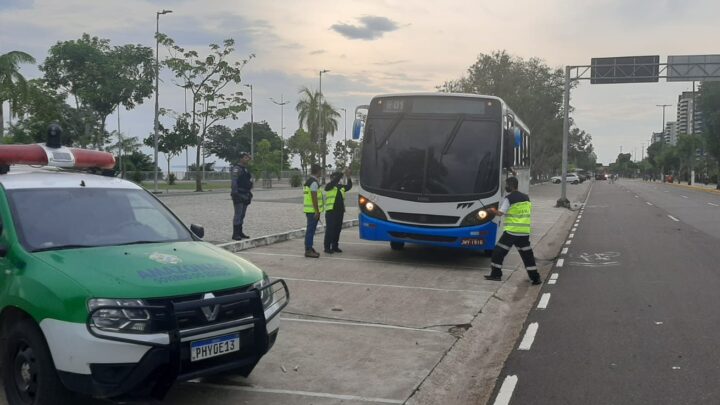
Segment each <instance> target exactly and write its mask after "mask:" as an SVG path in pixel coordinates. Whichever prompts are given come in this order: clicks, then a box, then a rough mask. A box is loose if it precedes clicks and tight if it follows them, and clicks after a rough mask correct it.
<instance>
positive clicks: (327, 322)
mask: <svg viewBox="0 0 720 405" xmlns="http://www.w3.org/2000/svg"><path fill="white" fill-rule="evenodd" d="M280 320H281V321H283V322H305V323H320V324H325V325H343V326H363V327H367V328H381V329H400V330H411V331H415V332H431V333H444V331H441V330H435V329H420V328H408V327H406V326H393V325H382V324H379V323H366V322H343V321H330V320H316V319H300V318H280Z"/></svg>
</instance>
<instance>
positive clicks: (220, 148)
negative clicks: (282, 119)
mask: <svg viewBox="0 0 720 405" xmlns="http://www.w3.org/2000/svg"><path fill="white" fill-rule="evenodd" d="M250 126H251V123H250V122H247V123H245V124H244V125H243V126H242V127H240V128H236V129H230V128H229V127H227V126H225V125H215V126H213V127H211V128H209V129H208V133H207V140H206V141H205V149H206V150H207V151H208V152H210V153H212V154H214V155H216V156H217V157H219V158H221V159H224V160H227V161H228V162H231V163H236V162H238V161H239V160H240V153H241V152H249V151H250V150H252V149H251V148H250ZM253 140H254V142H255V148H254V149H255V151H256V154H257V148H258V145H259V143H260V142H262V141H264V140H267V141H268V142H269V143H270V149H271V150H278V151H279V150H280V147H281V144H282V140H281V139H280V136H279V135H278V134H277V133H276V132H275V131H273V130H272V128H270V125H269V124H268V123H267V122H265V121H262V122H256V123H255V126H254V128H253ZM254 158H255V157H254ZM279 164H280V158H278V165H279ZM286 164H287V161H286Z"/></svg>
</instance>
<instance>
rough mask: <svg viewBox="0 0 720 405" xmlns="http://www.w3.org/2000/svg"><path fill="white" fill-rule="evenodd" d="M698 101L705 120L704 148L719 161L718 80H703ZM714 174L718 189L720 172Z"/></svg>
mask: <svg viewBox="0 0 720 405" xmlns="http://www.w3.org/2000/svg"><path fill="white" fill-rule="evenodd" d="M699 101H700V108H701V109H702V112H703V121H704V122H705V131H704V138H705V149H706V150H707V152H708V153H709V154H710V155H711V156H712V157H713V158H714V159H715V161H716V162H718V163H720V82H703V83H702V84H701V85H700V97H699ZM715 175H716V176H717V188H718V189H720V173H716V174H715Z"/></svg>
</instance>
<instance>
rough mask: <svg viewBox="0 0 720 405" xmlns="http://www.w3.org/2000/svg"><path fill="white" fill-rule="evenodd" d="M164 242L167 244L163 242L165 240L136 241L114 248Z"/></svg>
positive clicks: (120, 244) (119, 244)
mask: <svg viewBox="0 0 720 405" xmlns="http://www.w3.org/2000/svg"><path fill="white" fill-rule="evenodd" d="M163 242H165V241H163V240H136V241H132V242H125V243H118V244H117V245H114V246H126V245H144V244H147V243H163Z"/></svg>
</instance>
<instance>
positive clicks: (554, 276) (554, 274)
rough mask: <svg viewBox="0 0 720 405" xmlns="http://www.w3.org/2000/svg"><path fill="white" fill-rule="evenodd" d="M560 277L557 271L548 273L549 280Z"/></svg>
mask: <svg viewBox="0 0 720 405" xmlns="http://www.w3.org/2000/svg"><path fill="white" fill-rule="evenodd" d="M558 277H560V274H559V273H553V274H551V275H550V280H557V279H558Z"/></svg>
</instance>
